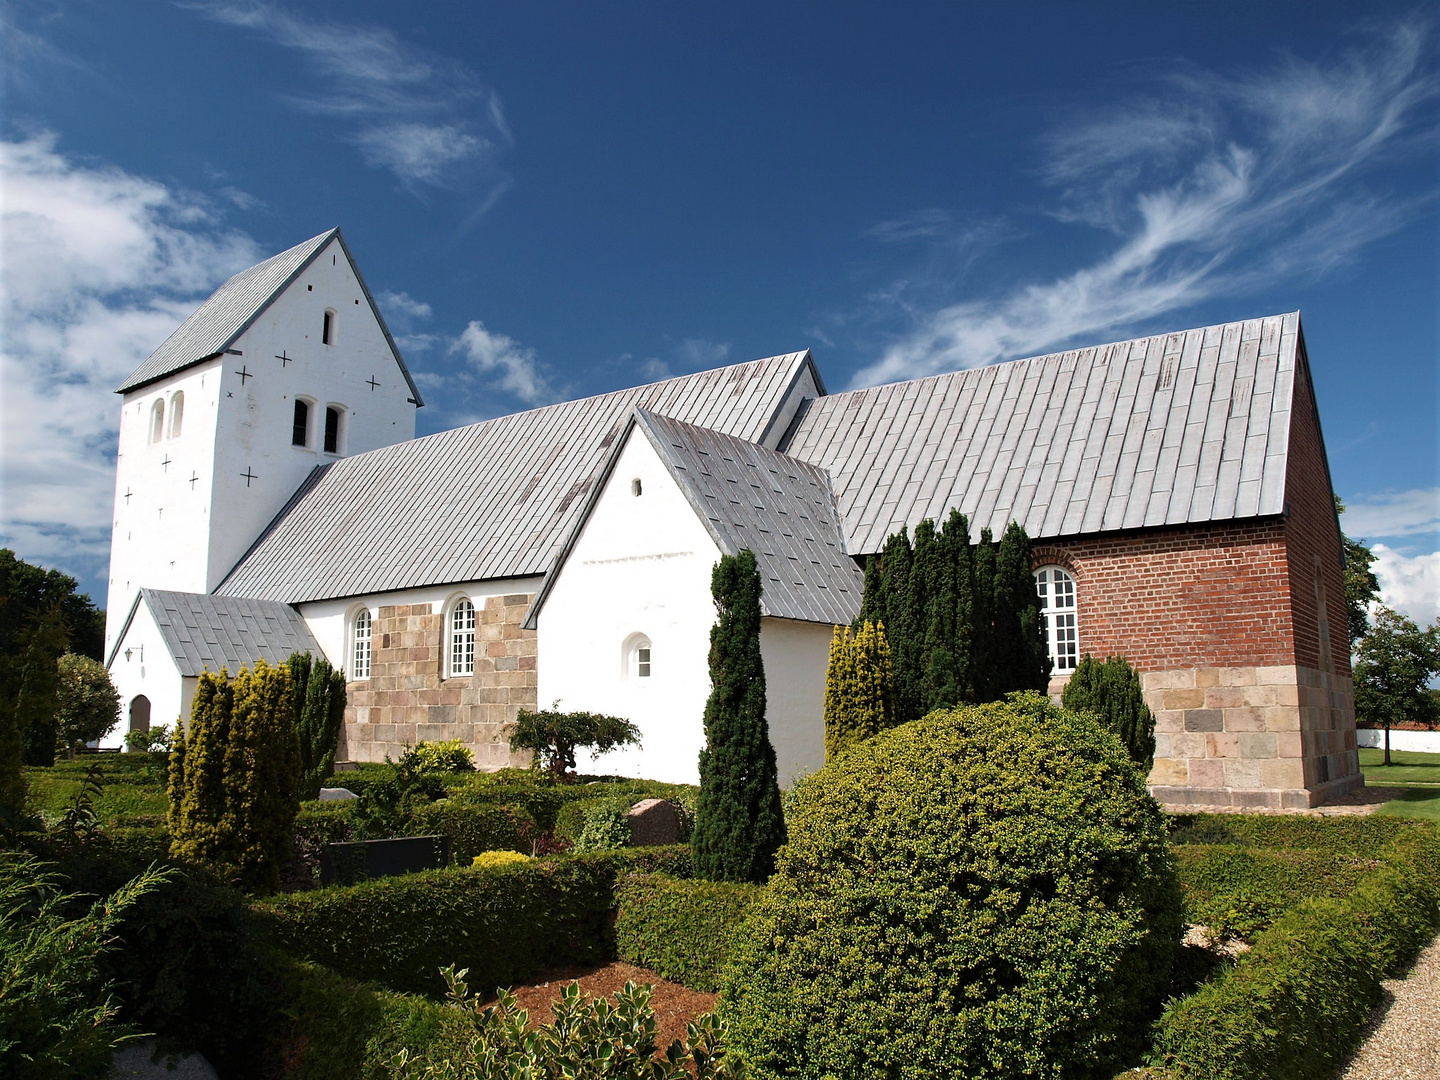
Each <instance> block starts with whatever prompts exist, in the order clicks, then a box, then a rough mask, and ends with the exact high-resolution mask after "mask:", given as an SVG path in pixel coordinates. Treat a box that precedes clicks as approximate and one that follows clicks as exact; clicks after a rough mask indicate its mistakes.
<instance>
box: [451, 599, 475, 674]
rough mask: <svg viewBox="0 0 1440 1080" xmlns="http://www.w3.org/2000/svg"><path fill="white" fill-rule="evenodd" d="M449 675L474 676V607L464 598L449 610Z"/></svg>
mask: <svg viewBox="0 0 1440 1080" xmlns="http://www.w3.org/2000/svg"><path fill="white" fill-rule="evenodd" d="M447 653H448V655H449V657H450V674H451V675H474V674H475V605H474V604H472V603H471V602H470V601H469V600H468V599H466V598H465V597H461V598H460V600H459V601H458V602H457V603H456V604H455V606H454V607H453V608H451V609H450V648H449V649H448V650H447Z"/></svg>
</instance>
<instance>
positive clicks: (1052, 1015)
mask: <svg viewBox="0 0 1440 1080" xmlns="http://www.w3.org/2000/svg"><path fill="white" fill-rule="evenodd" d="M1180 925H1181V897H1180V892H1179V887H1178V884H1177V881H1176V878H1175V872H1174V869H1173V867H1172V865H1171V863H1170V859H1169V856H1168V853H1167V850H1166V846H1165V824H1164V821H1163V819H1162V816H1161V813H1160V810H1159V807H1158V806H1157V805H1156V804H1155V802H1154V801H1153V800H1152V799H1151V798H1150V797H1149V796H1148V795H1147V794H1146V791H1145V784H1144V777H1143V776H1141V775H1140V774H1139V772H1138V771H1137V770H1136V768H1135V766H1134V764H1133V763H1132V762H1131V761H1130V758H1129V756H1128V754H1127V753H1126V751H1125V748H1124V747H1123V746H1122V745H1121V743H1120V741H1119V739H1117V738H1116V737H1115V736H1114V735H1112V734H1110V733H1109V732H1106V731H1104V730H1102V729H1101V728H1100V726H1099V725H1098V724H1097V723H1096V722H1095V721H1094V720H1093V719H1092V718H1090V717H1088V716H1083V715H1081V716H1077V715H1074V714H1070V713H1065V712H1062V711H1061V710H1059V709H1057V708H1055V707H1054V706H1052V705H1051V704H1050V703H1049V701H1048V700H1046V699H1045V698H1043V697H1041V696H1040V695H1038V694H1024V695H1012V696H1011V697H1010V698H1009V699H1007V700H1006V701H1004V702H997V703H994V704H990V705H982V706H976V707H970V708H962V709H956V710H953V711H949V712H936V713H932V714H930V715H929V716H927V717H925V718H923V719H921V720H918V721H915V722H913V723H911V724H907V725H904V726H902V727H899V728H895V729H893V730H891V731H888V732H882V733H880V734H879V735H877V736H875V737H874V738H872V739H870V740H868V741H866V742H864V743H861V744H859V745H857V746H854V747H852V748H851V749H850V750H849V751H848V752H847V753H845V754H843V755H841V756H840V757H839V759H837V760H836V761H834V762H832V763H830V764H829V765H827V766H826V767H825V768H824V769H823V770H821V771H820V772H819V773H816V774H815V775H814V776H813V777H811V778H809V779H807V780H806V782H805V783H804V784H803V785H802V786H801V790H800V793H799V795H798V797H797V808H796V814H795V817H794V822H793V827H792V829H791V832H790V841H789V843H788V845H787V846H786V847H785V848H783V849H782V850H781V853H780V858H779V860H778V865H777V868H776V873H775V876H774V877H773V878H772V879H771V880H770V883H769V886H768V887H767V889H766V891H765V893H764V894H762V896H761V897H760V898H759V899H758V900H757V901H756V903H755V905H754V907H753V908H752V909H751V914H750V916H749V918H748V919H747V920H746V925H745V930H744V932H743V933H742V934H741V935H740V943H739V945H738V946H737V949H736V953H735V955H734V956H732V958H731V961H730V964H729V965H728V966H727V968H726V973H725V989H724V991H723V994H722V998H721V1012H722V1015H724V1016H726V1017H728V1018H729V1019H730V1021H731V1023H732V1027H733V1031H734V1036H735V1040H736V1044H737V1046H738V1047H739V1049H740V1050H741V1051H742V1052H744V1053H745V1054H746V1056H747V1057H748V1059H749V1060H750V1062H751V1064H752V1066H753V1067H754V1070H755V1073H756V1075H757V1076H761V1077H768V1076H777V1075H785V1076H793V1077H815V1078H820V1077H836V1078H840V1080H846V1078H850V1077H872V1076H887V1077H893V1078H896V1080H906V1078H915V1080H919V1078H921V1077H926V1078H928V1077H935V1076H965V1077H976V1078H978V1077H1019V1076H1026V1077H1051V1078H1058V1077H1062V1076H1063V1077H1067V1078H1081V1077H1107V1078H1108V1077H1110V1076H1112V1075H1114V1073H1115V1072H1116V1071H1117V1070H1118V1068H1119V1067H1121V1066H1123V1065H1127V1064H1132V1063H1134V1061H1135V1059H1136V1058H1138V1056H1139V1054H1140V1051H1141V1049H1142V1047H1143V1041H1144V1035H1145V1031H1146V1028H1147V1027H1148V1025H1149V1023H1150V1021H1151V1020H1152V1019H1153V1017H1154V1015H1155V1014H1156V1013H1157V1012H1158V1009H1159V1004H1160V998H1161V995H1163V993H1164V991H1165V989H1166V987H1167V985H1168V983H1169V977H1170V969H1171V965H1172V962H1173V959H1174V954H1175V951H1176V948H1177V945H1178V941H1179V936H1180Z"/></svg>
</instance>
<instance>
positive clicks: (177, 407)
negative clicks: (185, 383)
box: [170, 390, 185, 439]
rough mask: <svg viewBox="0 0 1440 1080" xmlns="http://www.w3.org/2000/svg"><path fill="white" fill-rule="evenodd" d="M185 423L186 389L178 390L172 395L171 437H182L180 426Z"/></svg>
mask: <svg viewBox="0 0 1440 1080" xmlns="http://www.w3.org/2000/svg"><path fill="white" fill-rule="evenodd" d="M184 423H185V391H184V390H176V391H175V393H174V394H172V395H171V396H170V438H172V439H178V438H179V437H180V427H181V425H182V424H184Z"/></svg>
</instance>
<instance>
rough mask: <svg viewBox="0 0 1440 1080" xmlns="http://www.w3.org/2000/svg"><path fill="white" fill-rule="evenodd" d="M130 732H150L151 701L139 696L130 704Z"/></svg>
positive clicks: (141, 695)
mask: <svg viewBox="0 0 1440 1080" xmlns="http://www.w3.org/2000/svg"><path fill="white" fill-rule="evenodd" d="M130 730H131V731H149V730H150V699H149V698H148V697H146V696H145V695H144V694H139V695H137V696H136V697H135V699H134V700H132V701H131V702H130Z"/></svg>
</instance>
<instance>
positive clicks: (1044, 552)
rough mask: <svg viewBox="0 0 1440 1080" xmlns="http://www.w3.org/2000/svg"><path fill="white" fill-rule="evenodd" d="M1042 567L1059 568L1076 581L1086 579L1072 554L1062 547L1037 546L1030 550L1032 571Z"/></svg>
mask: <svg viewBox="0 0 1440 1080" xmlns="http://www.w3.org/2000/svg"><path fill="white" fill-rule="evenodd" d="M1042 566H1058V567H1060V569H1062V570H1064V571H1065V572H1066V573H1067V574H1069V575H1070V576H1071V577H1073V578H1074V579H1075V580H1076V581H1080V580H1081V579H1082V578H1084V577H1085V573H1084V571H1083V570H1081V569H1080V567H1079V565H1078V564H1076V562H1075V559H1074V558H1073V557H1072V556H1071V554H1070V552H1069V551H1067V550H1066V549H1065V548H1062V547H1053V546H1050V545H1040V544H1036V545H1035V546H1034V547H1032V548H1031V549H1030V569H1031V570H1039V569H1040V568H1041V567H1042Z"/></svg>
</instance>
